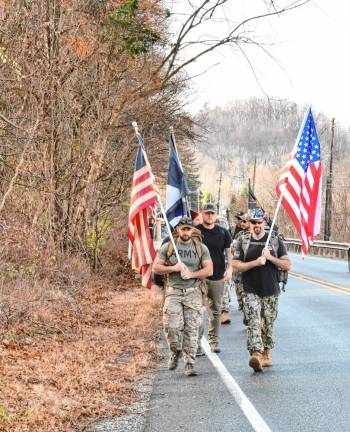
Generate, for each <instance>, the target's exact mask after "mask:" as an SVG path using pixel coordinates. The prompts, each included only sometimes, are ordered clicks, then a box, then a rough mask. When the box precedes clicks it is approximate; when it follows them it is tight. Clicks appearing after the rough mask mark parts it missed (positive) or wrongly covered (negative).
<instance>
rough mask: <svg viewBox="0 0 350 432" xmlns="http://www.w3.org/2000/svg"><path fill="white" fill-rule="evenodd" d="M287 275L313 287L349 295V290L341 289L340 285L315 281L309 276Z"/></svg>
mask: <svg viewBox="0 0 350 432" xmlns="http://www.w3.org/2000/svg"><path fill="white" fill-rule="evenodd" d="M289 275H290V276H292V277H295V278H296V279H300V280H305V281H307V282H311V283H313V284H315V285H319V286H323V287H325V288H329V289H331V290H334V291H341V292H343V293H345V294H349V295H350V288H346V287H343V286H342V285H338V284H335V283H333V282H327V281H322V280H319V279H315V278H313V277H311V276H306V275H303V274H300V273H294V272H289Z"/></svg>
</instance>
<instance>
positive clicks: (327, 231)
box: [324, 118, 335, 241]
mask: <svg viewBox="0 0 350 432" xmlns="http://www.w3.org/2000/svg"><path fill="white" fill-rule="evenodd" d="M334 124H335V119H334V118H332V126H331V149H330V155H329V172H328V176H327V180H326V205H325V211H324V213H325V218H324V240H326V241H329V240H330V238H331V233H332V189H333V145H334Z"/></svg>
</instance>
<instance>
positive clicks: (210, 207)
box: [202, 203, 216, 213]
mask: <svg viewBox="0 0 350 432" xmlns="http://www.w3.org/2000/svg"><path fill="white" fill-rule="evenodd" d="M202 212H203V213H216V207H215V205H214V204H213V203H207V204H204V206H203V208H202Z"/></svg>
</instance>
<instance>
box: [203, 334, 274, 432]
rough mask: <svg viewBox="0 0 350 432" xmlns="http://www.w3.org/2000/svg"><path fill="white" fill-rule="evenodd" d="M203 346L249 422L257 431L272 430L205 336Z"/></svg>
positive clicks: (268, 431)
mask: <svg viewBox="0 0 350 432" xmlns="http://www.w3.org/2000/svg"><path fill="white" fill-rule="evenodd" d="M201 345H202V348H203V350H204V352H205V354H206V355H207V357H208V358H209V360H210V361H211V362H212V364H213V366H214V368H215V369H216V370H217V372H218V374H219V375H220V377H221V379H222V381H223V383H224V384H225V386H226V387H227V390H228V391H229V392H230V393H231V395H232V396H233V398H234V400H235V401H236V402H237V404H238V406H239V407H240V409H241V410H242V411H243V414H244V415H245V416H246V418H247V420H248V421H249V423H250V424H251V425H252V427H253V429H254V430H255V431H256V432H272V431H271V429H270V428H269V427H268V426H267V424H266V423H265V421H264V419H263V418H262V417H261V415H260V414H259V413H258V411H257V410H256V409H255V407H254V405H253V404H252V403H251V402H250V400H249V399H248V398H247V396H246V395H245V394H244V393H243V391H242V390H241V388H240V387H239V385H238V384H237V382H236V381H235V379H234V378H233V376H232V375H231V374H230V372H229V371H228V370H227V369H226V366H225V365H224V364H223V362H222V361H221V360H220V359H219V357H218V356H217V355H216V354H215V353H212V352H211V351H210V347H209V343H208V341H207V339H206V338H205V337H203V338H202V342H201Z"/></svg>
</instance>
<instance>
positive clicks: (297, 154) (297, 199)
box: [276, 109, 322, 255]
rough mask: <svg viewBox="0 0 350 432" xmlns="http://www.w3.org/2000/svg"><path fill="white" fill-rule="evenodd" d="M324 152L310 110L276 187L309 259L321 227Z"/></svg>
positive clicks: (303, 251)
mask: <svg viewBox="0 0 350 432" xmlns="http://www.w3.org/2000/svg"><path fill="white" fill-rule="evenodd" d="M321 186H322V164H321V148H320V142H319V139H318V136H317V131H316V126H315V122H314V119H313V116H312V112H311V109H309V110H308V111H307V113H306V116H305V120H304V123H303V125H302V127H301V129H300V132H299V137H298V140H297V142H296V145H295V147H294V149H293V152H292V155H291V159H290V161H289V163H288V165H287V169H286V171H285V172H284V173H283V174H282V176H281V178H280V181H279V182H278V184H277V185H276V191H277V195H278V196H279V197H280V196H281V195H282V205H283V207H284V208H285V210H286V211H287V213H288V214H289V217H290V218H291V219H292V222H293V224H294V225H295V227H296V229H297V231H298V233H299V235H300V237H301V240H302V247H301V249H302V254H303V255H306V253H307V251H308V249H309V246H310V245H311V244H312V242H313V240H314V237H315V236H316V235H317V234H319V232H320V225H321Z"/></svg>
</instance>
